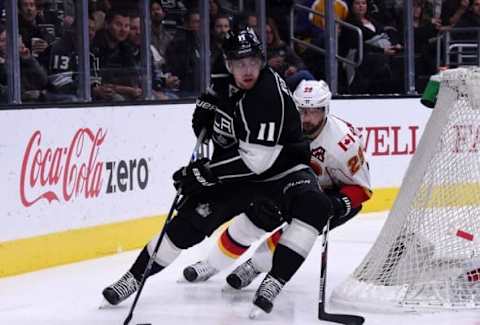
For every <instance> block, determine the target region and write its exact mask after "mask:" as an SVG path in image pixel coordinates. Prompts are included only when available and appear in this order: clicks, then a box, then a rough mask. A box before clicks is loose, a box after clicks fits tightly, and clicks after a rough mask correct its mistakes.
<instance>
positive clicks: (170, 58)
mask: <svg viewBox="0 0 480 325" xmlns="http://www.w3.org/2000/svg"><path fill="white" fill-rule="evenodd" d="M199 29H200V14H199V13H198V12H197V11H190V12H188V13H187V15H186V17H185V23H184V28H183V29H179V30H178V31H177V33H176V35H175V39H174V40H173V41H172V42H171V43H170V46H169V47H168V48H167V52H166V61H167V64H166V66H167V72H171V73H172V74H173V75H175V76H178V77H179V78H180V80H181V83H180V93H179V95H180V96H182V97H183V96H195V95H196V94H198V92H199V90H200V39H199Z"/></svg>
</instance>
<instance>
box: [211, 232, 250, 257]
mask: <svg viewBox="0 0 480 325" xmlns="http://www.w3.org/2000/svg"><path fill="white" fill-rule="evenodd" d="M248 247H249V246H243V245H241V244H239V243H237V242H236V241H235V240H233V238H232V237H231V236H230V234H229V233H228V229H226V230H225V231H224V232H223V233H222V235H221V236H220V238H219V239H218V248H220V250H221V251H222V252H223V254H225V255H227V256H229V257H231V258H238V257H239V256H240V255H242V254H243V253H244V252H245V251H246V250H247V249H248Z"/></svg>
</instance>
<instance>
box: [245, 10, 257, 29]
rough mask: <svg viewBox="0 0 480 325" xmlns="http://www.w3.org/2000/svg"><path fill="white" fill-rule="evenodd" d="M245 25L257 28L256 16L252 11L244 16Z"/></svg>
mask: <svg viewBox="0 0 480 325" xmlns="http://www.w3.org/2000/svg"><path fill="white" fill-rule="evenodd" d="M245 26H248V27H251V28H253V29H254V30H257V26H258V18H257V16H256V15H255V14H254V13H252V12H251V13H247V14H246V16H245Z"/></svg>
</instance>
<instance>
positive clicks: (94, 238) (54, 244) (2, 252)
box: [0, 188, 398, 277]
mask: <svg viewBox="0 0 480 325" xmlns="http://www.w3.org/2000/svg"><path fill="white" fill-rule="evenodd" d="M397 193H398V188H383V189H376V190H374V191H373V196H372V198H371V199H370V200H369V201H368V202H367V203H366V204H365V205H364V208H363V210H362V212H377V211H385V210H389V209H390V208H391V207H392V205H393V201H394V200H395V197H396V195H397ZM164 222H165V215H162V216H154V217H146V218H140V219H133V220H129V221H125V222H119V223H113V224H106V225H100V226H94V227H89V228H82V229H74V230H70V231H64V232H58V233H53V234H48V235H43V236H37V237H31V238H25V239H18V240H13V241H8V242H0V277H4V276H9V275H15V274H20V273H25V272H31V271H35V270H39V269H43V268H47V267H51V266H56V265H62V264H67V263H72V262H78V261H82V260H87V259H92V258H98V257H102V256H105V255H111V254H115V253H118V252H121V251H126V250H131V249H136V248H140V247H142V246H143V245H145V244H146V243H147V242H148V241H149V240H150V239H151V238H152V237H153V235H155V234H156V233H158V232H159V231H160V230H161V228H162V226H163V223H164Z"/></svg>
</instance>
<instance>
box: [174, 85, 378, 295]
mask: <svg viewBox="0 0 480 325" xmlns="http://www.w3.org/2000/svg"><path fill="white" fill-rule="evenodd" d="M293 97H294V100H295V102H296V104H297V107H298V108H299V110H300V112H301V118H302V124H303V131H304V135H305V136H306V137H307V138H309V139H310V140H311V143H310V148H311V153H312V156H311V162H310V165H311V167H312V169H313V170H314V171H315V173H316V175H317V179H318V182H319V184H320V185H321V187H322V189H323V190H324V191H325V192H326V193H327V194H328V197H329V198H330V200H331V202H332V206H333V207H334V217H333V218H332V220H331V228H335V227H338V226H339V225H341V224H343V223H345V222H346V221H348V220H350V219H351V218H352V217H354V216H355V215H356V214H357V213H358V212H359V211H360V210H361V208H362V203H363V202H365V201H367V200H368V199H369V198H370V197H371V186H370V172H369V167H368V162H367V161H366V159H365V155H364V150H363V143H362V139H361V136H360V134H359V132H358V131H357V130H356V129H355V128H354V127H353V126H352V125H351V124H349V123H348V122H345V121H344V120H342V119H340V118H338V117H336V116H334V115H332V114H329V104H330V99H331V92H330V90H329V88H328V85H327V84H326V83H325V82H324V81H315V80H310V81H302V82H301V83H300V84H299V86H298V87H297V89H296V90H295V92H294V94H293ZM257 205H259V206H257V207H255V209H250V210H249V211H250V212H252V211H254V213H258V214H267V215H268V214H277V213H279V210H278V209H277V208H276V207H275V206H274V205H273V204H269V203H268V202H264V203H263V204H261V203H257ZM252 219H253V218H251V216H247V215H246V214H241V215H239V216H237V217H236V218H235V219H234V220H233V222H232V224H231V225H230V226H229V227H228V228H227V229H226V230H224V231H223V232H222V233H221V235H220V237H219V239H218V241H217V244H216V245H215V247H214V248H213V249H212V251H211V252H210V254H209V256H208V257H207V259H206V260H203V261H200V262H197V263H195V264H193V265H191V266H188V267H187V268H185V269H184V272H183V274H184V277H185V278H186V279H187V280H188V281H190V282H198V281H206V280H207V279H209V278H210V277H211V276H213V275H215V274H216V273H218V272H219V271H220V270H222V269H224V268H226V267H228V266H230V265H231V264H232V263H233V262H234V261H235V260H236V258H238V257H239V256H240V255H241V254H242V253H243V252H245V251H246V250H247V249H248V248H249V246H250V244H251V243H253V242H254V241H255V240H257V239H258V238H260V237H261V236H262V235H264V233H265V232H264V230H262V229H261V227H259V226H258V225H255V223H254V222H253V221H252ZM262 219H265V218H262ZM287 227H288V224H284V225H283V226H282V227H281V228H280V229H277V230H276V231H275V232H274V233H272V234H271V235H270V236H269V237H268V238H267V239H266V240H265V241H264V242H262V243H261V244H260V246H259V247H258V248H257V250H256V251H255V253H254V255H253V257H252V258H250V259H248V260H247V261H246V262H244V263H243V264H241V265H240V266H238V267H237V268H236V269H235V270H234V271H233V272H232V273H230V274H229V275H228V276H227V282H228V283H229V285H230V286H231V287H233V288H236V289H241V288H244V287H246V286H247V285H249V284H250V283H251V282H252V281H253V279H254V278H255V277H256V276H257V275H259V274H260V273H262V272H268V271H269V270H270V267H271V263H272V254H273V251H274V249H275V247H276V245H277V242H278V241H279V240H280V237H281V235H282V233H283V231H284V229H286V228H287ZM263 228H264V227H263Z"/></svg>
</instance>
